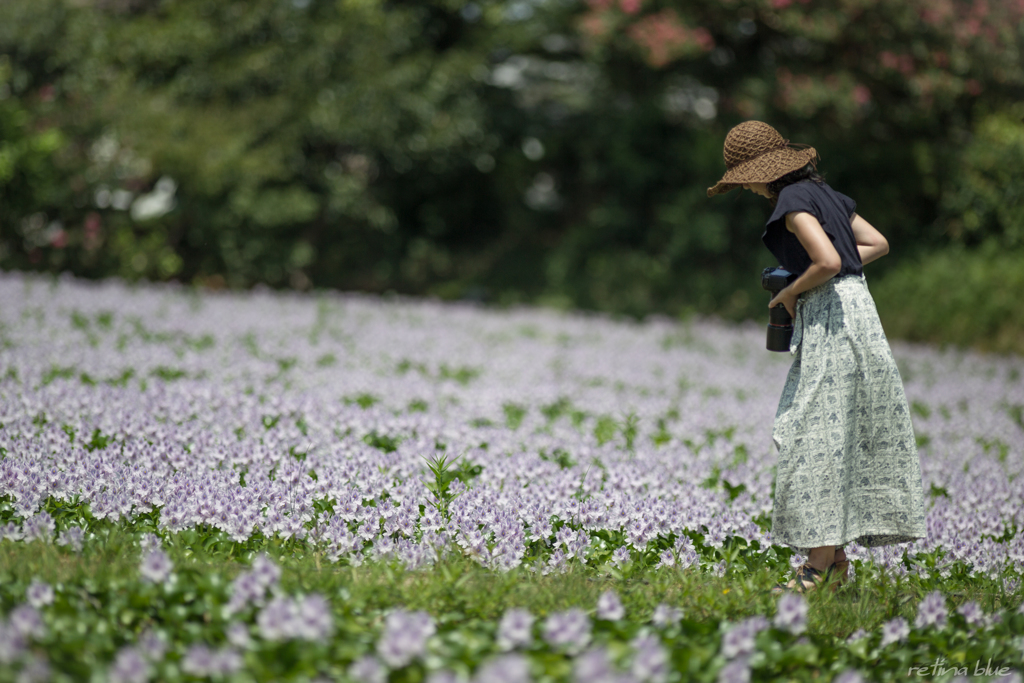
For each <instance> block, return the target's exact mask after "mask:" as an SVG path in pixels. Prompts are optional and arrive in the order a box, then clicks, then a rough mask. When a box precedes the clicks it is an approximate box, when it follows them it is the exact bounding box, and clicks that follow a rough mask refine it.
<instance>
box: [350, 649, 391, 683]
mask: <svg viewBox="0 0 1024 683" xmlns="http://www.w3.org/2000/svg"><path fill="white" fill-rule="evenodd" d="M348 677H349V678H351V679H352V680H353V681H360V683H385V681H387V679H388V672H387V670H386V669H385V668H384V667H383V666H382V665H381V663H380V660H378V659H377V658H376V657H374V656H373V655H363V656H362V657H360V658H359V659H357V660H356V661H354V662H352V666H350V667H349V668H348Z"/></svg>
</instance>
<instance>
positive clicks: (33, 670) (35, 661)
mask: <svg viewBox="0 0 1024 683" xmlns="http://www.w3.org/2000/svg"><path fill="white" fill-rule="evenodd" d="M16 680H17V681H18V683H23V682H24V683H46V681H49V680H50V665H49V663H48V662H47V661H46V660H45V659H44V658H43V657H41V656H40V655H35V654H33V655H29V656H28V657H27V658H26V659H25V661H24V662H23V663H22V665H21V675H19V676H18V678H17V679H16Z"/></svg>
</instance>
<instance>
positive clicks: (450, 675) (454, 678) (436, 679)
mask: <svg viewBox="0 0 1024 683" xmlns="http://www.w3.org/2000/svg"><path fill="white" fill-rule="evenodd" d="M461 681H462V679H461V678H459V676H458V675H457V674H456V673H455V672H454V671H449V670H448V669H441V670H439V671H432V672H431V673H430V674H429V675H428V676H427V680H426V683H461Z"/></svg>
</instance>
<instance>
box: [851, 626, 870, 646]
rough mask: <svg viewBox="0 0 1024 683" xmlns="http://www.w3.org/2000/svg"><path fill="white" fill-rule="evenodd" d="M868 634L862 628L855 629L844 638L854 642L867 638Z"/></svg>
mask: <svg viewBox="0 0 1024 683" xmlns="http://www.w3.org/2000/svg"><path fill="white" fill-rule="evenodd" d="M869 635H870V634H869V633H868V632H867V631H865V630H864V629H862V628H859V629H857V630H856V631H854V632H853V633H851V634H850V635H849V637H848V638H847V639H846V642H847V643H855V642H857V641H858V640H860V639H861V638H867V637H868V636H869Z"/></svg>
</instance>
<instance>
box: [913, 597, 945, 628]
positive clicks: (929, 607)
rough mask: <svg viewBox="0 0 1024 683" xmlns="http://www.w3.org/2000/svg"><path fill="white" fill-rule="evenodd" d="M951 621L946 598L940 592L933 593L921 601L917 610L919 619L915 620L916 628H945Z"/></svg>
mask: <svg viewBox="0 0 1024 683" xmlns="http://www.w3.org/2000/svg"><path fill="white" fill-rule="evenodd" d="M948 619H949V612H948V611H947V610H946V598H945V596H943V595H942V593H940V592H939V591H932V592H931V593H928V594H927V595H926V596H924V598H922V599H921V604H920V605H918V608H917V618H916V619H915V620H914V627H915V628H927V627H929V626H934V627H936V628H940V629H941V628H943V627H945V625H946V622H947V620H948Z"/></svg>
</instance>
